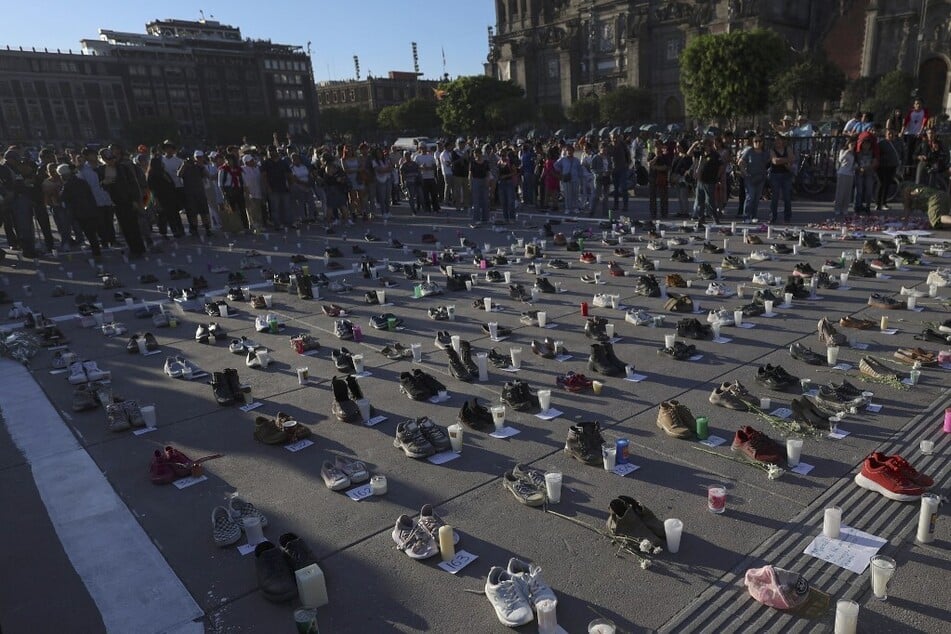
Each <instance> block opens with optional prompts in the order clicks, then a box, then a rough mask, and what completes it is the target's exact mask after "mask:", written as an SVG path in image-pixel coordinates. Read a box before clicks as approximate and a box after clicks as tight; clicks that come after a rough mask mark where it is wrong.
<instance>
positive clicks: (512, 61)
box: [486, 0, 951, 123]
mask: <svg viewBox="0 0 951 634" xmlns="http://www.w3.org/2000/svg"><path fill="white" fill-rule="evenodd" d="M949 16H951V0H679V1H678V0H673V1H668V0H496V25H495V27H494V29H493V31H492V34H491V35H490V38H489V39H490V51H489V55H488V62H487V64H486V73H487V74H489V75H491V76H494V77H496V78H498V79H503V80H509V79H511V80H513V81H515V82H516V83H517V84H519V85H520V86H522V87H523V88H524V89H525V92H526V96H527V97H528V98H529V100H530V101H532V103H534V104H536V105H541V104H554V105H560V106H562V107H567V106H569V105H570V104H572V103H573V102H574V101H576V100H577V99H579V98H582V97H585V96H587V95H590V94H601V93H604V92H606V91H609V90H612V89H614V88H616V87H618V86H633V87H640V88H646V89H648V90H650V91H651V93H652V96H653V114H654V118H655V120H657V121H663V122H668V123H670V122H678V121H682V120H683V119H684V118H685V113H684V98H683V95H682V94H681V92H680V86H679V70H678V68H679V66H678V61H679V58H680V53H681V51H683V49H684V47H685V46H686V45H687V43H688V42H690V40H691V39H692V38H694V37H697V36H698V35H703V34H707V33H710V34H716V33H728V32H733V31H739V30H747V29H754V28H767V29H771V30H773V31H776V32H777V33H779V34H780V35H782V36H783V37H785V38H786V40H787V41H788V42H789V45H790V47H792V48H793V49H794V50H796V51H815V50H820V49H821V50H824V51H825V52H826V53H827V55H828V56H829V58H830V59H831V60H832V61H834V62H835V63H836V64H838V65H839V66H840V67H841V68H842V70H843V71H845V73H846V76H847V77H848V78H849V79H854V78H856V77H860V76H872V77H874V76H878V75H882V74H885V73H887V72H889V71H891V70H894V69H896V68H899V69H901V70H904V71H906V72H908V73H910V74H912V75H914V76H916V77H917V78H918V82H919V89H920V91H921V95H922V97H923V99H924V101H925V105H926V107H928V108H929V109H930V110H931V111H932V112H933V113H936V114H937V113H946V112H948V110H949V107H951V100H949V90H951V85H949V73H948V68H949V63H951V57H949V55H951V17H949ZM764 54H769V52H768V51H764ZM910 101H911V97H910V96H909V104H910ZM909 104H901V105H902V106H903V107H907V106H908V105H909Z"/></svg>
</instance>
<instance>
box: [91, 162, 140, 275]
mask: <svg viewBox="0 0 951 634" xmlns="http://www.w3.org/2000/svg"><path fill="white" fill-rule="evenodd" d="M99 159H100V160H101V161H102V167H101V168H100V169H101V170H102V184H103V187H104V188H105V190H106V192H107V193H108V194H109V199H110V200H111V201H112V203H113V205H114V207H115V214H116V219H117V220H118V221H119V230H120V231H122V237H123V239H124V240H125V243H126V247H128V249H129V258H130V259H136V258H140V257H142V256H143V255H145V242H144V241H143V240H142V231H141V229H140V227H139V218H138V211H137V210H136V206H137V205H138V203H139V201H140V200H141V199H142V192H141V190H140V189H139V181H138V180H137V179H136V177H135V172H133V171H132V168H131V167H130V166H129V165H127V164H125V163H123V162H121V161H119V157H118V156H116V155H115V154H114V153H113V152H112V150H110V149H108V148H105V149H102V150H100V151H99Z"/></svg>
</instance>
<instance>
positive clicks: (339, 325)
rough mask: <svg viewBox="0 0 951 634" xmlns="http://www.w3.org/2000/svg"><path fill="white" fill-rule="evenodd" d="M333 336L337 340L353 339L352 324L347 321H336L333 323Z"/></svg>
mask: <svg viewBox="0 0 951 634" xmlns="http://www.w3.org/2000/svg"><path fill="white" fill-rule="evenodd" d="M334 336H335V337H337V339H343V340H350V339H353V322H352V321H350V320H349V319H338V320H336V321H335V322H334Z"/></svg>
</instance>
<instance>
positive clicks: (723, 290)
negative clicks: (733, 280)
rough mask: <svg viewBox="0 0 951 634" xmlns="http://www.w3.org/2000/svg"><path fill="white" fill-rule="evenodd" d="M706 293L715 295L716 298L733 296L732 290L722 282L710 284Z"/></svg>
mask: <svg viewBox="0 0 951 634" xmlns="http://www.w3.org/2000/svg"><path fill="white" fill-rule="evenodd" d="M706 293H707V295H713V296H716V297H727V296H728V295H732V293H731V292H730V289H728V288H727V287H726V286H725V285H723V284H721V283H720V282H710V286H708V287H707V290H706Z"/></svg>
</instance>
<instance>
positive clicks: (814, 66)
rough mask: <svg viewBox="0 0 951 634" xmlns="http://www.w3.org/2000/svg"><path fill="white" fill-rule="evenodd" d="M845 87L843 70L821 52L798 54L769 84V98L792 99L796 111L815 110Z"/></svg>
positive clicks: (838, 96) (783, 101) (779, 100)
mask: <svg viewBox="0 0 951 634" xmlns="http://www.w3.org/2000/svg"><path fill="white" fill-rule="evenodd" d="M843 88H845V73H843V72H842V69H840V68H839V67H838V66H836V65H835V64H833V63H832V62H830V61H829V59H828V58H827V57H826V56H825V54H823V53H807V54H805V55H801V56H800V57H799V59H798V61H796V63H795V64H793V65H792V66H790V67H789V68H787V69H786V70H785V71H783V72H782V73H781V74H780V75H779V77H777V78H776V80H775V81H774V82H773V84H772V94H773V100H774V101H775V102H777V103H785V102H787V101H789V100H791V101H792V105H793V109H794V110H796V111H799V112H807V111H810V110H813V111H816V110H818V108H819V107H821V105H822V103H823V102H825V101H838V100H839V98H840V97H841V95H842V90H843Z"/></svg>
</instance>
